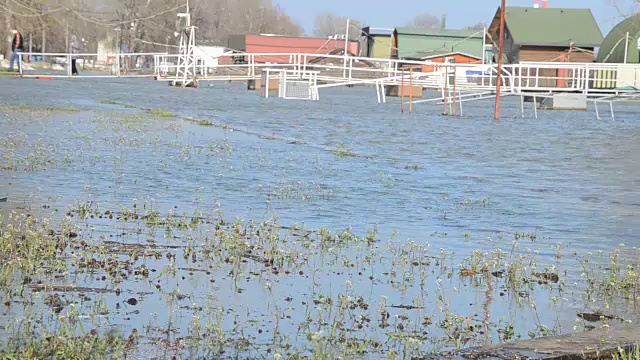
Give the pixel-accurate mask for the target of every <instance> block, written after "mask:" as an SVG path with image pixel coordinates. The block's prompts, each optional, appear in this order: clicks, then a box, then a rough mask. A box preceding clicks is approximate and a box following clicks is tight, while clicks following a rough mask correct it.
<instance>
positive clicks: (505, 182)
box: [0, 79, 640, 357]
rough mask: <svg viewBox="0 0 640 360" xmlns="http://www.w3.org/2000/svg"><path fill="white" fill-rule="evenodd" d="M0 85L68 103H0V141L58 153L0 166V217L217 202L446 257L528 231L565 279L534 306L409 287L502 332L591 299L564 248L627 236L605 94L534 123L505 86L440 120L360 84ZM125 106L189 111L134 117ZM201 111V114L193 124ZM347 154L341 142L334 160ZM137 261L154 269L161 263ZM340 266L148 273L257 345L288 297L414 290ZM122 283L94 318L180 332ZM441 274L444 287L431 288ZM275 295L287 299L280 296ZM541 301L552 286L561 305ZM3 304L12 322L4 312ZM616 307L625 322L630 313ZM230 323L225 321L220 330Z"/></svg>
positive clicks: (627, 195)
mask: <svg viewBox="0 0 640 360" xmlns="http://www.w3.org/2000/svg"><path fill="white" fill-rule="evenodd" d="M0 93H2V94H3V95H2V97H1V98H0V104H3V105H12V106H15V105H27V106H36V107H60V106H72V107H79V108H81V109H83V110H81V111H80V112H54V113H53V114H47V113H42V114H30V113H28V112H0V137H2V138H5V139H6V138H9V137H13V138H15V137H21V138H26V139H28V140H27V142H28V143H29V144H31V146H30V147H29V149H33V148H34V147H35V145H34V144H36V142H38V141H40V147H41V148H42V149H45V150H44V151H45V152H47V151H48V152H50V153H51V154H52V156H53V158H55V162H54V163H55V166H46V169H37V170H36V171H25V170H22V169H19V170H18V171H4V170H3V172H2V173H1V174H0V176H1V178H0V198H1V197H3V196H7V197H8V202H7V203H4V204H2V203H0V212H1V213H3V214H7V213H8V212H10V211H13V210H18V211H26V210H28V209H31V210H32V211H34V212H35V213H36V214H38V215H40V216H48V215H50V214H51V209H59V210H60V212H59V213H57V215H53V216H58V217H59V216H61V215H63V214H64V213H65V212H66V210H67V207H68V206H69V205H70V204H72V203H74V202H75V201H91V202H94V203H96V204H98V206H99V208H100V209H101V210H103V211H104V210H107V209H110V210H119V208H120V206H125V207H128V208H131V206H132V205H133V204H137V205H138V206H141V204H143V203H145V202H147V203H149V204H153V206H154V207H156V208H157V209H158V210H159V211H160V212H161V213H165V214H166V213H167V212H168V211H170V210H171V211H176V212H179V213H180V212H182V211H187V212H189V213H193V212H194V211H203V212H205V213H212V212H213V211H216V210H219V211H221V212H222V213H223V214H224V217H225V218H228V219H232V218H235V217H239V218H242V219H246V220H256V221H264V220H267V219H271V218H277V220H278V222H279V223H280V224H283V225H291V224H299V225H300V224H304V226H305V227H306V228H308V229H315V228H319V227H323V226H326V227H328V228H330V229H334V230H339V229H344V228H347V227H351V228H352V229H353V231H354V232H356V233H358V234H363V235H364V234H365V233H366V231H367V229H376V231H377V235H378V239H380V242H379V245H377V246H378V247H379V248H380V249H382V248H386V244H387V240H388V239H389V238H391V237H393V238H394V239H395V240H397V241H405V240H407V239H410V240H412V241H415V242H416V243H418V244H427V243H428V244H430V245H431V248H432V249H433V251H432V255H434V256H436V257H438V256H440V249H441V248H442V249H444V251H445V252H446V253H449V254H451V253H453V254H454V255H453V256H452V257H451V258H450V260H447V262H448V263H449V265H451V266H454V267H457V265H458V263H459V262H460V261H461V260H462V259H463V258H465V257H467V256H469V255H471V254H472V253H473V251H474V250H476V249H477V250H480V251H482V252H490V251H494V250H496V249H498V248H501V249H503V250H504V251H505V252H509V251H511V248H512V241H513V240H514V235H513V234H515V233H527V234H532V233H534V234H536V239H535V240H530V239H525V240H520V242H521V244H520V248H519V250H518V251H519V252H523V253H526V252H528V251H529V250H530V251H531V252H533V253H536V252H537V253H538V255H537V257H536V261H537V262H538V268H539V270H542V269H544V266H546V265H555V266H556V267H557V268H558V269H562V271H564V270H566V271H567V273H564V272H562V273H561V276H562V277H563V281H565V282H566V283H567V284H570V286H569V290H568V291H567V292H558V290H557V289H553V288H551V289H550V288H541V289H540V290H539V291H538V292H534V293H533V294H532V295H531V298H527V299H526V300H525V301H524V302H525V303H529V302H535V303H536V304H537V309H538V311H537V312H536V311H532V310H531V309H530V307H528V306H526V309H523V307H522V306H521V304H520V305H519V304H518V301H517V300H516V299H515V298H517V296H502V297H500V296H497V294H498V292H500V289H492V290H493V292H491V290H490V291H489V292H487V293H485V291H487V290H486V286H471V284H469V282H468V281H467V280H466V279H460V278H459V277H457V276H455V277H453V278H451V279H446V278H445V279H440V280H439V279H438V276H437V275H432V276H431V277H430V278H429V280H428V285H427V286H428V289H427V291H426V293H427V297H426V298H421V299H420V300H419V302H420V304H421V305H422V306H424V307H425V310H424V313H425V314H430V315H433V314H434V313H437V312H438V311H441V310H438V309H440V308H442V307H443V304H448V307H449V309H450V310H451V311H452V312H454V313H456V314H458V315H460V316H468V317H471V318H473V317H474V316H475V317H480V318H482V314H483V313H488V314H490V319H491V321H493V322H496V323H497V322H499V320H501V319H504V323H505V324H506V323H511V324H514V325H515V328H516V334H521V335H522V336H524V337H527V336H528V335H527V334H528V332H530V331H535V330H536V324H538V323H541V324H545V325H547V326H549V327H553V326H558V327H559V329H561V330H560V331H561V332H571V331H573V326H574V325H575V320H576V316H575V315H576V313H577V312H579V311H584V310H597V308H595V309H594V308H593V307H592V306H591V305H590V304H584V303H582V302H581V301H580V299H579V298H578V297H577V296H576V297H572V296H571V293H572V292H575V293H579V291H578V290H576V289H577V288H575V287H574V286H573V283H574V282H577V281H578V280H579V279H580V272H581V271H580V269H579V268H578V263H577V262H576V260H575V258H576V256H585V255H587V254H588V253H590V252H591V253H594V254H597V253H598V251H603V252H610V251H612V250H614V249H615V248H616V247H618V246H619V245H620V244H625V246H626V247H640V233H639V232H638V231H639V230H640V216H638V215H639V213H640V192H638V191H637V188H638V185H640V165H639V164H640V162H639V160H640V142H639V141H638V139H639V138H640V121H638V116H637V112H634V111H637V109H638V106H639V105H638V104H635V105H633V104H628V105H625V104H622V105H620V104H617V105H616V107H617V109H616V110H617V112H616V119H615V121H611V119H610V118H607V117H606V115H605V113H604V111H603V114H602V115H603V117H605V118H604V119H602V120H597V119H596V118H595V114H594V113H593V111H589V112H553V111H540V112H539V119H533V109H532V108H531V104H530V103H527V104H525V106H526V111H525V118H524V119H523V118H521V116H520V103H519V99H518V100H515V99H507V100H505V103H504V104H503V119H502V121H500V122H495V121H493V119H492V115H493V114H492V113H493V111H492V104H491V103H490V102H481V103H465V104H464V109H463V111H464V116H463V117H461V118H458V117H445V116H440V115H439V113H440V112H441V108H440V107H439V106H430V107H427V106H416V107H415V109H414V113H413V114H407V113H405V114H401V113H400V104H399V102H398V101H397V100H395V102H393V101H394V99H390V103H388V104H378V103H377V102H376V98H375V92H374V90H373V89H367V88H352V89H334V90H331V91H327V92H321V93H320V101H317V102H307V101H283V100H280V99H273V98H270V99H263V98H260V97H259V96H258V94H257V93H255V92H247V91H246V87H245V85H241V84H226V83H225V84H223V83H215V84H213V85H212V86H210V87H206V86H205V87H203V88H200V89H177V88H172V87H167V86H166V84H165V83H159V82H152V81H147V80H128V79H126V80H125V79H123V80H101V81H99V82H98V81H96V80H85V79H74V80H73V81H69V80H56V81H49V82H47V81H36V80H17V79H1V81H0ZM105 100H115V101H116V102H118V104H116V105H108V104H104V103H103V102H104V101H105ZM125 105H130V107H127V106H125ZM133 106H135V107H137V108H138V109H134V108H132V107H133ZM140 108H147V109H150V108H153V109H163V110H166V111H169V112H171V113H173V114H176V115H178V116H181V117H188V118H192V119H196V120H195V121H187V120H184V119H174V118H163V117H157V116H156V117H154V116H145V118H144V119H142V120H141V119H137V118H134V117H135V115H136V114H139V113H141V110H140ZM126 114H129V115H126ZM127 116H130V117H131V118H130V119H129V120H127ZM198 120H208V121H210V122H212V123H213V124H215V126H201V125H199V124H198ZM25 136H26V137H25ZM345 153H346V154H353V155H356V156H338V155H344V154H345ZM43 206H45V207H47V208H46V209H42V207H43ZM48 206H50V207H51V208H48ZM91 225H93V227H94V232H93V233H92V234H94V235H95V236H97V235H98V234H106V235H109V234H111V235H113V234H115V233H124V234H127V235H125V236H122V237H121V238H119V239H118V241H123V242H136V241H139V240H140V238H144V236H142V235H136V234H135V233H134V231H132V232H131V233H128V231H127V229H126V228H125V227H124V225H122V224H118V225H113V224H112V223H110V222H102V221H93V222H91ZM123 229H124V231H123ZM558 245H559V247H557V246H558ZM381 251H382V250H381ZM347 256H348V254H347ZM603 258H604V259H606V256H603ZM146 264H147V266H148V267H150V268H153V267H154V266H155V268H156V269H158V271H159V270H161V269H162V267H163V264H164V263H163V262H162V261H151V260H150V261H147V262H146ZM185 267H186V266H185ZM310 268H314V266H313V264H310ZM339 269H340V266H338V265H335V266H329V265H326V267H322V266H320V267H319V268H316V269H315V270H316V271H317V273H315V275H312V274H306V275H304V276H297V275H296V276H294V275H287V276H274V275H273V274H270V273H269V272H266V273H265V275H264V276H262V277H260V278H252V279H251V280H247V282H246V283H244V284H242V285H240V288H241V292H238V291H237V287H236V286H233V281H232V280H231V278H230V277H229V276H228V274H227V272H225V271H216V272H214V273H213V274H212V275H206V274H205V273H199V272H196V273H194V274H189V271H178V276H177V277H176V278H162V279H161V280H160V283H161V285H162V288H163V289H167V290H166V291H167V292H169V291H171V290H173V289H175V288H179V291H180V293H182V294H186V295H188V296H189V298H188V299H187V300H185V301H184V303H183V304H180V305H181V306H187V305H191V304H200V305H201V306H204V305H206V304H207V301H206V299H207V296H211V295H212V294H213V299H211V300H210V301H211V302H213V303H215V305H216V306H217V305H222V306H224V307H225V309H227V310H228V311H229V309H231V310H230V311H232V312H233V314H235V315H237V316H239V317H240V320H241V322H243V323H246V322H247V319H249V318H254V317H257V319H258V321H257V323H255V324H254V323H252V324H251V325H247V327H248V328H250V329H253V330H256V329H258V328H264V329H265V332H264V333H263V335H260V336H257V335H256V340H255V341H256V343H258V344H268V343H269V340H270V338H272V337H273V334H272V333H271V331H272V330H269V329H273V326H274V325H273V324H274V316H273V314H274V313H275V312H280V313H282V314H286V315H288V316H290V317H291V319H288V318H286V317H284V318H283V319H281V320H280V324H279V326H280V331H281V332H282V333H285V334H287V335H289V336H293V337H294V338H295V334H296V330H297V325H298V324H299V323H301V322H302V321H303V320H304V317H305V311H306V310H305V308H306V306H305V305H302V302H303V301H304V299H309V298H311V297H313V294H317V293H319V292H320V293H322V294H333V296H336V294H338V293H354V294H358V295H362V296H364V297H365V298H366V299H367V301H370V302H371V307H370V309H369V311H370V312H371V313H372V314H374V313H375V312H376V311H377V309H376V306H375V305H374V304H375V303H377V302H378V301H379V300H380V299H381V297H382V296H386V297H387V298H388V300H387V304H389V305H392V304H393V305H400V304H411V303H414V302H415V300H416V298H417V297H419V295H420V291H419V289H417V288H416V287H415V286H414V287H410V288H409V289H406V290H402V289H398V287H397V286H394V285H393V284H391V283H390V282H389V281H386V282H385V281H383V280H380V281H371V280H369V278H368V277H369V275H372V276H374V277H379V276H382V274H383V273H388V272H389V271H390V269H389V267H388V264H380V266H377V267H376V266H373V267H372V268H371V269H368V271H370V272H373V274H370V273H366V274H365V275H364V276H363V275H358V274H357V273H358V271H357V270H358V269H355V270H351V271H343V272H340V270H339ZM456 269H457V268H456ZM182 276H184V277H185V279H184V280H182ZM212 277H213V278H214V279H215V280H216V281H215V283H211V282H210V280H211V278H212ZM382 277H384V276H382ZM441 280H444V285H442V284H441V282H440V281H441ZM84 281H85V282H86V285H87V286H103V287H104V284H102V285H100V284H95V283H94V282H92V281H89V280H84ZM314 283H315V285H314ZM266 284H270V286H272V288H271V290H268V289H266ZM121 287H122V289H123V291H124V293H125V295H121V296H120V297H115V296H113V295H111V296H110V295H105V296H104V300H105V302H106V303H107V304H108V306H110V307H113V306H115V303H116V302H121V301H122V299H123V298H124V299H126V298H127V297H129V296H136V297H138V298H140V299H141V301H142V304H144V305H143V306H136V307H131V306H127V305H124V306H122V307H120V309H118V310H117V311H114V312H112V313H111V316H109V319H108V320H105V322H104V324H103V325H104V326H107V325H106V323H107V322H109V323H110V324H111V325H110V326H115V327H116V328H119V329H123V331H125V332H126V331H128V330H129V329H131V328H142V327H143V325H145V324H147V323H149V321H150V319H155V320H153V322H154V323H157V324H158V325H157V326H158V327H160V328H162V327H163V326H164V325H165V324H166V322H167V319H168V318H169V315H168V314H170V313H172V312H174V313H175V314H177V315H176V316H177V318H178V319H177V323H176V325H175V326H177V328H178V331H177V332H178V333H180V332H182V333H184V332H185V331H186V329H187V327H188V324H189V322H190V321H191V316H192V313H191V311H190V310H188V309H184V308H183V309H180V308H179V306H178V305H176V307H175V308H173V307H168V305H167V302H166V293H162V292H159V291H156V287H155V286H154V284H150V283H145V282H144V281H143V282H139V281H138V282H129V283H127V284H124V285H123V286H121ZM440 287H443V288H446V291H445V293H446V294H448V295H447V298H445V299H441V300H438V299H437V297H436V294H437V293H438V291H437V289H438V288H440ZM487 294H489V295H487ZM286 297H291V298H293V301H291V302H283V299H285V298H286ZM487 297H491V298H492V299H491V300H490V301H487ZM553 297H557V298H566V299H567V300H566V301H562V300H561V301H560V303H561V304H560V305H558V304H555V303H552V301H551V300H550V299H552V298H553ZM443 301H444V302H443ZM593 306H599V304H595V305H593ZM1 309H3V308H2V305H0V310H1ZM2 311H3V313H5V314H6V315H5V317H6V318H7V319H11V318H12V316H13V315H14V314H13V313H12V311H17V310H16V308H15V307H13V308H11V310H7V309H4V310H2ZM134 311H135V312H134ZM313 311H315V310H312V312H313ZM390 312H392V313H393V314H402V313H406V312H407V311H405V310H393V311H390ZM409 313H410V311H409ZM235 315H234V316H235ZM620 315H621V316H622V315H624V316H625V317H626V318H632V319H635V318H636V316H635V312H633V311H632V312H629V311H627V310H625V311H624V313H620ZM436 317H437V316H436ZM372 318H375V315H372ZM538 319H539V321H538ZM233 320H234V317H233V316H229V317H227V318H226V319H225V324H226V326H228V329H229V330H230V329H232V328H233V326H232V324H231V322H232V321H233ZM373 321H375V320H373ZM255 334H257V333H255ZM296 339H297V340H294V341H293V342H294V343H304V342H305V341H306V339H305V338H304V336H302V335H300V337H299V338H296ZM488 341H495V336H493V335H492V336H489V339H488ZM481 342H482V341H481V340H479V341H478V343H481ZM449 347H451V346H443V348H449ZM139 356H141V357H144V355H139Z"/></svg>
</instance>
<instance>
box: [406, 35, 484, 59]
mask: <svg viewBox="0 0 640 360" xmlns="http://www.w3.org/2000/svg"><path fill="white" fill-rule="evenodd" d="M396 32H397V41H398V43H397V47H398V52H397V55H398V58H399V59H421V58H424V57H428V56H437V55H441V54H448V53H453V52H462V53H467V54H470V55H473V56H476V57H478V58H482V51H483V49H482V44H483V41H482V40H483V39H482V34H483V31H467V30H422V29H405V28H399V29H397V30H396Z"/></svg>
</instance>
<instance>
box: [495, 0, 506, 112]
mask: <svg viewBox="0 0 640 360" xmlns="http://www.w3.org/2000/svg"><path fill="white" fill-rule="evenodd" d="M506 2H507V1H506V0H502V5H501V6H500V49H499V50H498V79H497V80H496V113H495V119H496V121H499V120H500V87H501V85H502V84H501V83H502V81H501V80H502V78H501V76H502V55H503V53H504V12H505V7H506V6H507V4H506Z"/></svg>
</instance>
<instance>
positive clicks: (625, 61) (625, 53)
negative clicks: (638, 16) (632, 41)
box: [624, 31, 629, 64]
mask: <svg viewBox="0 0 640 360" xmlns="http://www.w3.org/2000/svg"><path fill="white" fill-rule="evenodd" d="M628 53H629V32H628V31H627V37H626V40H625V42H624V63H625V64H626V63H627V54H628Z"/></svg>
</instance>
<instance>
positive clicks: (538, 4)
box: [533, 0, 540, 9]
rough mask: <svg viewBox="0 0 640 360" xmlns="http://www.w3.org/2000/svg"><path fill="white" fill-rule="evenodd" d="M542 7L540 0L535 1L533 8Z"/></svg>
mask: <svg viewBox="0 0 640 360" xmlns="http://www.w3.org/2000/svg"><path fill="white" fill-rule="evenodd" d="M539 7H540V0H535V2H534V3H533V8H534V9H537V8H539Z"/></svg>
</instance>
